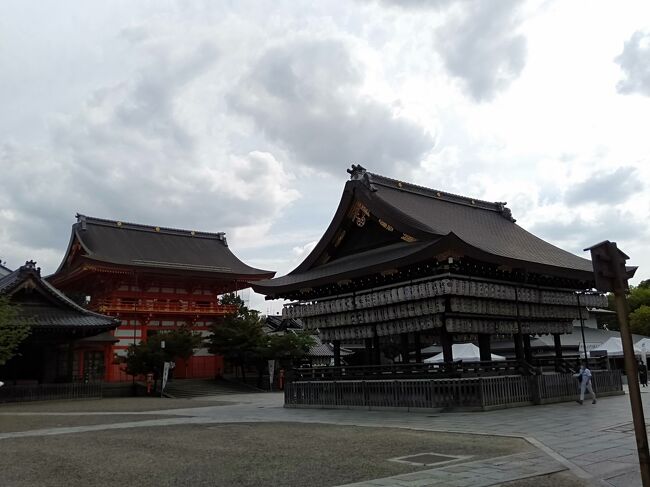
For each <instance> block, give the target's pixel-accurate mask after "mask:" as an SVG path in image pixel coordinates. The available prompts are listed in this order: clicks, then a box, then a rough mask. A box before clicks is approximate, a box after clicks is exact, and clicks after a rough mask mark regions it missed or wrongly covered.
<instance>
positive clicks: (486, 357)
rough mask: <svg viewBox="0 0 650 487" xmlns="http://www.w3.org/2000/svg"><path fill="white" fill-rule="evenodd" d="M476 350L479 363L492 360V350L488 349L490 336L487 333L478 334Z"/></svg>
mask: <svg viewBox="0 0 650 487" xmlns="http://www.w3.org/2000/svg"><path fill="white" fill-rule="evenodd" d="M478 348H479V350H480V354H481V362H487V361H491V360H492V350H491V349H490V335H489V334H488V333H479V334H478Z"/></svg>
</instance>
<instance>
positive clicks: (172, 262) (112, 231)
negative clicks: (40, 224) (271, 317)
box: [52, 214, 275, 280]
mask: <svg viewBox="0 0 650 487" xmlns="http://www.w3.org/2000/svg"><path fill="white" fill-rule="evenodd" d="M75 244H78V245H79V246H80V247H81V250H82V254H83V257H84V258H85V259H88V260H91V261H96V262H102V263H106V264H116V265H120V266H127V267H131V268H141V269H150V270H166V271H174V270H180V271H191V272H198V273H209V274H211V275H214V274H221V275H227V276H232V277H238V276H243V277H244V278H245V279H250V280H256V279H264V278H269V277H273V275H274V274H275V273H274V272H272V271H266V270H262V269H256V268H254V267H251V266H249V265H247V264H245V263H243V262H242V261H241V260H239V259H238V258H237V257H236V256H235V255H234V254H233V253H232V252H231V251H230V249H229V248H228V243H227V241H226V237H225V234H224V233H208V232H198V231H191V230H179V229H174V228H163V227H156V226H149V225H140V224H135V223H125V222H120V221H116V220H105V219H101V218H94V217H89V216H85V215H79V214H78V215H77V223H75V224H74V225H72V236H71V238H70V244H69V246H68V250H67V252H66V255H65V257H64V258H63V261H62V263H61V265H60V266H59V268H58V269H57V271H56V272H55V274H54V275H53V276H52V277H54V278H55V279H56V277H58V275H59V274H62V273H63V272H64V268H65V265H66V262H67V260H68V258H69V256H70V255H71V253H72V251H73V246H74V245H75Z"/></svg>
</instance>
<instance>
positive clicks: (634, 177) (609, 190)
mask: <svg viewBox="0 0 650 487" xmlns="http://www.w3.org/2000/svg"><path fill="white" fill-rule="evenodd" d="M642 189H643V183H642V182H641V180H640V179H639V176H638V173H637V171H636V169H635V168H633V167H619V168H618V169H615V170H614V171H607V172H603V171H600V172H596V173H594V174H593V175H592V176H591V177H590V178H589V179H587V180H585V181H582V182H580V183H577V184H575V185H574V186H573V187H571V188H570V189H569V190H567V192H566V193H565V195H564V200H565V202H566V203H567V204H569V205H579V204H581V203H602V204H617V203H622V202H624V201H625V200H627V199H628V198H629V197H630V196H631V195H633V194H634V193H638V192H639V191H641V190H642Z"/></svg>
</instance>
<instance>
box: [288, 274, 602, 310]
mask: <svg viewBox="0 0 650 487" xmlns="http://www.w3.org/2000/svg"><path fill="white" fill-rule="evenodd" d="M444 295H460V296H471V297H477V298H490V299H496V300H505V301H515V300H517V301H519V302H520V303H526V302H528V303H539V304H551V305H567V306H573V305H576V304H577V300H576V296H575V294H574V293H572V292H570V291H552V290H546V289H533V288H526V287H519V288H517V291H516V293H515V287H514V286H509V285H505V284H498V283H491V282H481V281H468V280H463V279H456V278H451V279H450V278H445V279H438V280H433V281H427V282H420V283H417V284H412V285H407V286H399V287H394V288H390V289H383V290H379V291H373V292H366V293H362V294H358V295H356V296H354V297H353V296H346V297H343V298H337V299H324V300H321V301H318V302H315V303H312V304H301V305H291V306H287V307H285V308H284V309H283V317H284V318H304V317H308V316H317V315H329V314H332V313H343V312H347V311H355V310H360V309H368V308H376V307H380V306H386V305H391V304H397V303H402V302H407V301H415V300H421V299H426V298H432V297H436V296H444ZM581 304H582V305H583V306H590V307H602V306H606V305H607V298H606V297H605V296H603V295H583V296H581Z"/></svg>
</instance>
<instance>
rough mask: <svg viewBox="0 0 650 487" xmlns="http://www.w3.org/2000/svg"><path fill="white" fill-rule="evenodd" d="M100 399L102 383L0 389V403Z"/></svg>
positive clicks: (39, 385) (35, 385)
mask: <svg viewBox="0 0 650 487" xmlns="http://www.w3.org/2000/svg"><path fill="white" fill-rule="evenodd" d="M94 397H102V383H101V382H96V383H65V384H34V385H16V386H14V385H5V386H3V387H0V403H2V402H23V401H45V400H51V399H82V398H94Z"/></svg>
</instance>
